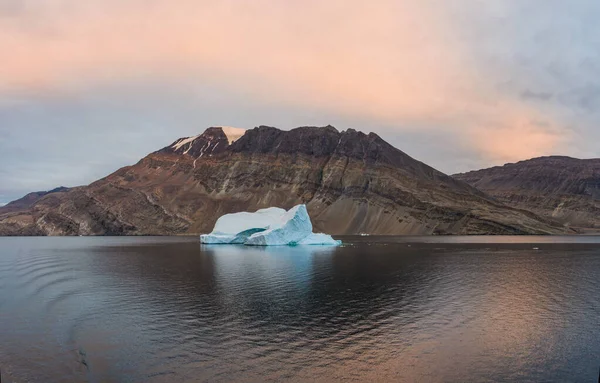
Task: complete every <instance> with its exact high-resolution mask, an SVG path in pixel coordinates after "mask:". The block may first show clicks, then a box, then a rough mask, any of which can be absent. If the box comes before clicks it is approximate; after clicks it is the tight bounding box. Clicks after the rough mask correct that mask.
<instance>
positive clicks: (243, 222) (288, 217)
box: [200, 205, 342, 246]
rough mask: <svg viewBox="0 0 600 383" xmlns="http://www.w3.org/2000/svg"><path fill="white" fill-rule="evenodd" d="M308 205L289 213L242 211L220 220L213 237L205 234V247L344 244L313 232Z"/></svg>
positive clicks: (268, 210) (202, 237) (202, 240)
mask: <svg viewBox="0 0 600 383" xmlns="http://www.w3.org/2000/svg"><path fill="white" fill-rule="evenodd" d="M312 229H313V227H312V223H311V222H310V217H309V215H308V211H307V210H306V205H297V206H294V207H293V208H291V209H290V210H288V211H286V210H284V209H280V208H277V207H270V208H267V209H260V210H258V211H256V212H255V213H248V212H241V213H233V214H225V215H224V216H222V217H220V218H219V219H218V220H217V222H216V224H215V227H214V229H213V231H212V232H211V233H210V234H202V235H201V236H200V241H201V242H202V243H205V244H244V245H249V246H295V245H328V246H337V245H340V244H341V243H342V241H338V240H335V239H333V238H332V237H331V236H330V235H328V234H323V233H313V232H312Z"/></svg>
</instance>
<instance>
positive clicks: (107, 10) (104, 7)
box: [0, 0, 600, 203]
mask: <svg viewBox="0 0 600 383" xmlns="http://www.w3.org/2000/svg"><path fill="white" fill-rule="evenodd" d="M598 19H600V2H599V1H598V0H570V1H565V0H453V1H447V0H396V1H391V0H379V1H369V2H367V1H362V0H328V1H326V2H325V1H321V0H302V1H300V0H298V1H294V0H289V1H279V0H277V1H276V0H252V1H243V0H237V1H229V0H220V1H203V0H178V1H172V0H0V49H2V52H3V54H2V62H1V63H0V203H3V202H6V201H9V200H12V199H14V198H17V197H19V196H21V195H22V194H25V193H26V192H29V191H33V190H47V189H50V188H53V187H56V186H59V185H65V186H74V185H80V184H86V183H89V182H91V181H93V180H95V179H97V178H99V177H102V176H105V175H107V174H108V173H110V172H112V171H114V170H116V169H117V168H119V167H121V166H124V165H127V164H131V163H134V162H137V160H139V159H140V158H141V157H142V156H144V155H145V154H147V153H148V152H151V151H154V150H156V149H158V148H161V147H163V146H165V145H167V144H169V143H171V142H172V141H174V140H175V139H176V138H179V137H182V136H189V135H193V134H197V133H199V132H201V131H203V130H204V129H205V128H206V127H208V126H214V125H229V126H236V127H241V128H252V127H254V126H257V125H271V126H277V127H280V128H282V129H291V128H293V127H296V126H301V125H327V124H332V125H334V126H336V127H337V128H338V129H340V130H344V129H347V128H354V129H358V130H362V131H365V132H368V131H374V132H376V133H378V134H380V135H381V136H382V137H383V138H384V139H386V140H388V141H389V142H390V143H392V144H394V145H395V146H397V147H398V148H400V149H402V150H404V151H405V152H407V153H408V154H410V155H412V156H413V157H415V158H417V159H419V160H421V161H424V162H426V163H428V164H430V165H432V166H434V167H436V168H438V169H440V170H442V171H444V172H447V173H454V172H458V171H466V170H470V169H474V168H481V167H487V166H490V165H497V164H503V163H506V162H512V161H516V160H520V159H526V158H531V157H535V156H540V155H550V154H565V155H571V156H576V157H581V158H589V157H598V156H600V146H599V145H598V142H599V139H600V129H599V128H598V127H597V126H598V123H600V108H599V106H600V23H598V22H597V20H598Z"/></svg>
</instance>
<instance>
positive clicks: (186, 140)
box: [171, 134, 200, 150]
mask: <svg viewBox="0 0 600 383" xmlns="http://www.w3.org/2000/svg"><path fill="white" fill-rule="evenodd" d="M198 137H200V134H199V135H197V136H194V137H186V138H182V139H180V140H179V141H177V142H176V143H175V144H173V146H171V147H172V148H173V149H174V150H179V148H181V147H182V146H183V145H186V144H190V147H192V145H191V143H192V142H193V141H194V140H195V139H196V138H198ZM188 150H190V149H189V148H188Z"/></svg>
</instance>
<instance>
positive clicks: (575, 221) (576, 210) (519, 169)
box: [454, 156, 600, 229]
mask: <svg viewBox="0 0 600 383" xmlns="http://www.w3.org/2000/svg"><path fill="white" fill-rule="evenodd" d="M454 178H456V179H458V180H461V181H465V182H468V183H469V184H471V185H473V186H474V187H477V188H478V189H480V190H482V191H484V192H486V193H488V194H490V195H492V196H493V197H495V198H496V199H497V200H499V201H501V202H503V203H506V204H508V205H511V206H515V207H519V208H521V209H527V210H531V211H533V212H535V213H537V214H539V215H542V216H545V217H548V218H552V219H556V220H558V221H560V222H561V223H563V224H565V225H569V226H573V227H582V228H588V229H600V159H589V160H580V159H576V158H570V157H560V156H551V157H540V158H534V159H531V160H527V161H521V162H518V163H514V164H506V165H504V166H497V167H493V168H489V169H483V170H477V171H472V172H468V173H463V174H456V175H454Z"/></svg>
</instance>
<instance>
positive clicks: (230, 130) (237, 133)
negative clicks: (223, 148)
mask: <svg viewBox="0 0 600 383" xmlns="http://www.w3.org/2000/svg"><path fill="white" fill-rule="evenodd" d="M219 128H221V129H223V133H225V135H226V136H227V140H229V145H231V144H233V143H234V142H235V141H237V139H238V138H240V137H241V136H243V135H244V133H246V129H241V128H234V127H232V126H219Z"/></svg>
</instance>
